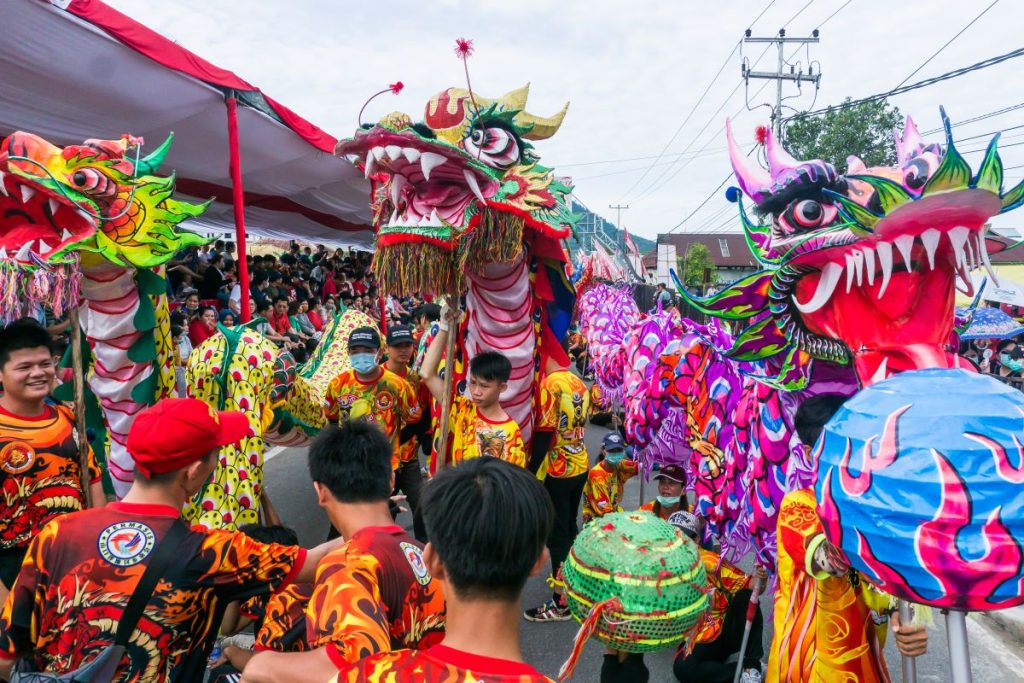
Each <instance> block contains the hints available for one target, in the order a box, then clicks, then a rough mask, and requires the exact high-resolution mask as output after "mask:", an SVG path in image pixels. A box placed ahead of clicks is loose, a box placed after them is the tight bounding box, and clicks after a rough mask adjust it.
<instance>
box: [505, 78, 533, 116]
mask: <svg viewBox="0 0 1024 683" xmlns="http://www.w3.org/2000/svg"><path fill="white" fill-rule="evenodd" d="M529 96H530V84H529V83H527V84H526V85H524V86H523V87H521V88H516V89H515V90H512V91H511V92H507V93H505V94H504V95H502V96H501V97H500V98H499V99H498V103H499V104H501V106H502V107H504V108H505V109H514V110H516V111H523V110H525V109H526V99H527V98H528V97H529Z"/></svg>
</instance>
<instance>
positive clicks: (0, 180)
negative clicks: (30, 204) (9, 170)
mask: <svg viewBox="0 0 1024 683" xmlns="http://www.w3.org/2000/svg"><path fill="white" fill-rule="evenodd" d="M0 194H2V195H3V196H5V197H10V196H11V195H9V194H7V188H6V187H4V172H3V171H0Z"/></svg>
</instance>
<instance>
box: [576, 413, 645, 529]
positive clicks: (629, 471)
mask: <svg viewBox="0 0 1024 683" xmlns="http://www.w3.org/2000/svg"><path fill="white" fill-rule="evenodd" d="M601 456H602V459H601V462H599V463H597V464H596V465H594V467H593V468H592V469H591V470H590V472H589V473H588V474H587V483H586V485H585V486H584V487H583V523H584V524H586V523H587V522H589V521H590V520H592V519H596V518H597V517H603V516H605V515H607V514H608V513H609V512H622V487H623V486H624V485H625V484H626V482H627V481H628V480H629V479H630V478H632V477H634V476H636V473H637V467H636V463H635V462H634V461H632V460H628V459H626V442H625V441H624V440H623V438H622V435H621V434H619V433H618V432H609V433H607V434H605V435H604V440H603V441H602V442H601Z"/></svg>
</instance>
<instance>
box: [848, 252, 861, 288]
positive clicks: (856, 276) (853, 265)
mask: <svg viewBox="0 0 1024 683" xmlns="http://www.w3.org/2000/svg"><path fill="white" fill-rule="evenodd" d="M863 269H864V254H862V253H860V252H859V251H851V252H850V253H848V254H847V255H846V292H847V293H849V292H850V286H851V285H852V284H853V282H854V280H856V281H857V286H858V287H859V286H860V285H861V284H863V282H864V270H863Z"/></svg>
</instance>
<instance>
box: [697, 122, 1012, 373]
mask: <svg viewBox="0 0 1024 683" xmlns="http://www.w3.org/2000/svg"><path fill="white" fill-rule="evenodd" d="M940 111H941V110H940ZM941 115H942V122H943V126H944V128H945V132H946V145H945V147H942V146H940V145H938V144H935V143H926V142H925V141H924V140H923V139H922V137H921V135H920V134H919V133H918V130H917V128H916V126H915V125H914V122H913V121H912V120H911V119H909V118H908V119H907V121H906V125H905V126H904V129H903V131H902V132H897V133H896V134H895V141H896V151H897V163H896V165H895V166H893V167H873V168H866V167H865V165H864V163H863V162H861V161H860V160H859V159H858V158H856V157H850V158H849V159H848V164H849V169H848V170H847V173H846V174H845V175H842V174H840V173H838V172H837V171H836V169H835V168H834V167H833V166H832V165H831V164H828V163H826V162H823V161H820V160H812V161H799V160H797V159H794V158H793V157H792V156H790V155H789V153H787V152H786V150H784V149H783V148H782V146H781V145H780V144H779V143H778V142H777V141H776V140H775V139H774V138H773V137H772V135H771V134H770V133H769V134H768V135H767V137H766V140H765V157H766V159H767V162H768V164H767V165H768V168H767V169H765V168H763V167H761V166H760V165H758V164H757V163H755V162H754V160H753V159H751V158H748V157H747V156H746V155H744V154H743V152H742V151H741V150H740V149H739V147H738V146H737V144H736V142H735V140H734V138H733V136H732V131H731V130H729V131H728V142H729V149H730V156H731V159H732V166H733V170H734V171H735V175H736V180H737V183H738V185H739V189H736V188H730V191H729V193H728V197H729V199H731V200H732V201H736V202H737V203H739V214H740V221H741V223H742V226H743V230H744V233H745V235H746V239H747V243H748V245H749V247H750V250H751V252H752V253H753V255H754V257H755V258H756V259H757V261H758V262H759V263H760V264H761V266H762V268H763V270H761V271H760V272H757V273H754V274H753V275H751V276H749V277H747V278H744V279H742V280H740V281H738V282H735V283H733V284H731V285H729V286H728V287H726V288H724V289H723V290H722V291H721V292H719V293H718V294H716V295H714V296H711V297H708V298H700V297H696V296H693V295H691V294H690V293H689V292H687V291H686V290H685V289H683V287H682V286H681V285H678V281H677V285H678V286H679V288H680V291H681V292H682V294H683V296H684V297H686V298H687V299H688V300H689V301H691V303H693V304H694V305H695V306H697V307H698V308H699V309H701V310H702V311H704V312H707V313H710V314H711V315H714V316H717V317H720V318H724V319H727V320H733V321H736V322H737V323H739V324H740V325H741V326H743V327H742V328H741V331H740V333H739V334H738V335H737V337H736V341H735V344H734V345H733V347H732V349H731V350H730V352H729V354H730V355H731V356H732V357H734V358H736V359H738V360H743V361H764V364H765V366H766V368H767V372H768V375H767V376H765V377H762V378H761V379H762V380H763V381H765V382H767V383H769V384H773V385H774V386H778V387H781V388H784V389H798V388H801V387H803V386H804V385H806V383H807V381H808V378H809V376H810V369H811V365H812V363H813V362H815V361H826V362H831V363H837V364H840V365H852V366H853V368H854V370H855V371H856V373H857V376H858V378H859V379H860V381H861V383H862V384H869V383H871V382H873V381H877V380H879V379H884V378H885V377H887V376H889V375H891V374H893V373H895V372H899V371H902V370H908V369H914V368H921V367H955V366H956V365H957V362H958V361H957V359H956V355H955V353H956V349H954V348H951V346H950V342H951V333H952V331H953V324H954V318H953V303H954V292H955V290H957V289H959V290H960V291H962V292H964V293H965V294H971V293H973V289H974V285H973V283H972V280H971V277H970V272H971V271H972V270H974V269H977V268H981V267H984V268H987V269H988V270H989V273H990V274H991V267H990V264H989V258H988V252H989V248H993V249H994V248H997V247H996V246H995V244H989V243H987V242H986V239H985V237H986V232H987V230H988V225H987V221H988V220H989V218H991V217H992V216H994V215H996V214H999V213H1003V212H1006V211H1009V210H1011V209H1014V208H1016V207H1018V206H1019V205H1020V204H1021V203H1022V202H1024V183H1020V184H1018V185H1016V186H1015V187H1014V188H1013V189H1011V190H1009V191H1008V192H1006V193H1005V194H1004V193H1003V191H1002V184H1003V164H1002V161H1000V158H999V154H998V152H997V151H996V145H997V142H998V138H999V135H998V134H997V135H996V136H995V138H993V140H992V141H991V143H990V144H989V146H988V149H987V151H986V153H985V156H984V158H983V159H982V162H981V165H980V167H979V169H978V171H977V172H973V171H972V170H971V168H970V166H969V165H968V164H967V162H966V161H964V158H963V157H962V156H961V155H960V153H959V152H958V151H957V149H956V147H955V145H954V144H953V138H952V133H951V130H950V129H951V126H950V123H949V119H948V118H947V117H946V114H945V112H944V111H941ZM740 191H742V194H745V195H746V196H747V197H749V198H750V199H752V200H753V202H754V204H755V210H756V214H757V216H758V217H760V218H761V219H763V220H762V221H758V220H754V219H752V218H751V217H750V216H748V214H747V213H746V211H745V210H744V208H743V205H742V202H741V201H740ZM993 277H994V275H993Z"/></svg>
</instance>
